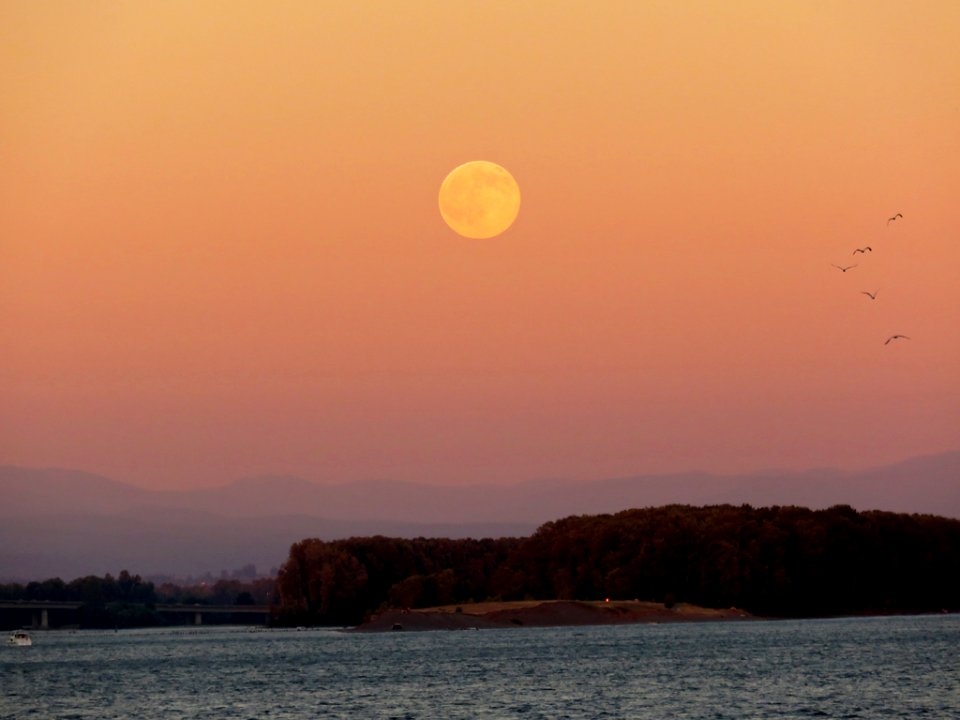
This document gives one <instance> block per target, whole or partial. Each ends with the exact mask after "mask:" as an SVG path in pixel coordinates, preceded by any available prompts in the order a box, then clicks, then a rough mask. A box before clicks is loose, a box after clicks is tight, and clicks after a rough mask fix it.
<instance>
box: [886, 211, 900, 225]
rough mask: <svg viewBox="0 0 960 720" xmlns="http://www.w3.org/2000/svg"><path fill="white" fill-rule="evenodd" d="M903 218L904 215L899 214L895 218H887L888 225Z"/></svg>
mask: <svg viewBox="0 0 960 720" xmlns="http://www.w3.org/2000/svg"><path fill="white" fill-rule="evenodd" d="M902 217H903V213H897V214H896V215H894V216H893V217H891V218H887V225H889V224H890V223H892V222H893V221H894V220H896V219H897V218H902Z"/></svg>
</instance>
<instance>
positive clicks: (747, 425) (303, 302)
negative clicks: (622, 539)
mask: <svg viewBox="0 0 960 720" xmlns="http://www.w3.org/2000/svg"><path fill="white" fill-rule="evenodd" d="M958 37H960V5H958V4H957V3H955V2H946V1H945V0H944V1H942V2H929V3H924V4H922V6H920V7H917V6H915V5H913V4H909V3H904V2H870V3H867V2H850V3H842V4H811V3H808V2H783V3H769V2H761V1H760V0H745V1H744V2H737V3H673V2H649V3H647V2H644V3H637V2H627V1H626V0H622V1H621V0H611V1H610V2H605V3H601V4H599V5H596V6H587V5H581V4H572V3H563V2H561V3H541V2H528V3H525V2H512V1H511V2H506V1H505V0H503V1H493V2H488V3H482V4H468V3H449V2H435V1H433V0H416V1H414V2H411V3H408V4H407V5H405V7H404V11H403V12H396V11H394V9H393V8H390V7H387V6H385V5H383V4H382V3H376V2H373V1H372V0H361V1H360V2H351V3H310V2H291V3H284V4H280V5H272V4H264V3H261V2H243V1H240V2H235V3H229V4H228V5H222V4H216V3H193V2H185V1H172V2H164V3H161V4H143V3H127V4H119V5H118V4H111V3H79V4H61V3H44V2H27V1H20V0H13V1H12V2H5V3H3V4H2V6H0V90H2V91H3V97H4V107H5V109H4V112H3V113H2V116H0V137H3V157H4V159H3V163H2V164H0V326H2V327H3V339H2V340H0V463H3V464H9V465H17V466H22V467H63V468H72V469H79V470H84V471H87V472H92V473H97V474H100V475H104V476H106V477H110V478H115V479H120V480H122V481H124V482H128V483H132V484H135V485H138V486H141V487H146V488H152V489H190V488H197V487H213V486H218V485H223V484H225V483H228V482H231V481H234V480H236V479H239V478H244V477H252V476H260V475H265V474H271V475H294V476H299V477H305V478H309V479H311V480H314V481H317V482H324V483H334V482H335V483H343V482H351V481H357V480H364V479H390V480H398V481H407V482H419V483H427V484H437V485H467V484H478V483H489V484H510V483H517V482H522V481H525V480H530V479H537V478H565V479H570V480H574V481H586V480H589V479H598V478H609V477H625V476H631V475H636V474H653V473H674V472H688V471H692V470H700V471H703V472H709V473H720V474H729V473H747V472H755V471H760V470H764V469H770V468H782V469H785V470H791V471H797V470H804V469H808V468H816V467H837V468H843V469H850V470H858V469H864V468H868V467H874V466H880V465H884V464H888V463H892V462H897V461H899V460H902V459H904V458H908V457H913V456H918V455H925V454H935V453H940V452H944V451H951V450H955V449H956V447H957V438H958V437H960V412H958V407H960V373H958V372H957V369H958V368H960V311H958V308H960V275H958V269H957V268H958V267H960V243H958V242H957V239H958V237H960V205H958V203H957V202H956V198H957V193H958V190H960V163H958V162H957V159H958V157H960V134H958V132H957V128H958V127H960V108H958V105H957V90H958V78H960V53H957V52H956V40H957V38H958ZM470 160H489V161H491V162H494V163H497V164H499V165H502V166H503V167H504V168H506V169H507V170H508V171H509V172H510V173H511V174H512V176H513V177H514V178H515V180H516V183H517V184H518V186H519V190H520V193H521V195H522V202H521V204H520V209H519V214H518V215H517V218H516V221H515V222H514V223H513V225H512V226H511V227H509V229H507V230H506V231H505V232H503V234H501V235H498V236H496V237H492V238H488V239H482V240H477V239H468V238H466V237H462V236H460V235H457V234H456V233H454V232H453V231H452V230H451V229H450V227H448V226H447V225H446V224H445V223H444V220H443V219H442V217H441V214H440V212H439V209H438V191H439V189H440V185H441V182H442V181H443V180H444V178H445V177H446V175H447V173H449V172H450V171H451V170H452V169H453V168H454V167H457V166H459V165H461V164H463V163H465V162H467V161H470ZM897 214H899V215H900V216H899V217H897ZM891 217H896V220H894V221H889V220H888V218H891ZM865 247H869V248H870V250H869V251H866V250H865V251H864V252H862V253H856V250H857V249H858V248H865ZM854 264H855V265H856V267H854V268H853V269H852V270H850V271H848V272H847V271H845V272H840V271H839V270H838V269H836V268H835V267H831V266H832V265H838V266H847V265H854ZM867 292H869V293H876V298H875V299H871V298H870V297H868V296H867V295H866V294H865V293H867ZM895 334H902V335H906V336H908V338H909V339H900V340H897V341H895V342H890V343H888V344H885V341H886V339H887V338H889V337H891V336H893V335H895Z"/></svg>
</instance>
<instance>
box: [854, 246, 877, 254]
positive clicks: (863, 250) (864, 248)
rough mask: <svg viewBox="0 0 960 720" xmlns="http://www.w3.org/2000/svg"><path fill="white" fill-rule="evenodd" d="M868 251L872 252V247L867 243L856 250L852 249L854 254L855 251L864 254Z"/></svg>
mask: <svg viewBox="0 0 960 720" xmlns="http://www.w3.org/2000/svg"><path fill="white" fill-rule="evenodd" d="M868 252H873V248H872V247H870V246H869V245H864V246H863V247H862V248H857V249H856V250H854V251H853V254H854V255H856V254H857V253H864V254H866V253H868Z"/></svg>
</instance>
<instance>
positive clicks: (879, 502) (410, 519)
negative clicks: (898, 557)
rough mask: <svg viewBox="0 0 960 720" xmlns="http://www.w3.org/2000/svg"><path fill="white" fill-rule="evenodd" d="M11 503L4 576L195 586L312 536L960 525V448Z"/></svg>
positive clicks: (37, 487)
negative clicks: (819, 462) (676, 509)
mask: <svg viewBox="0 0 960 720" xmlns="http://www.w3.org/2000/svg"><path fill="white" fill-rule="evenodd" d="M0 499H2V503H0V518H2V520H3V521H2V523H0V579H17V580H31V579H43V578H47V577H53V576H60V577H62V578H64V579H71V578H74V577H78V576H80V575H85V574H100V575H102V574H104V573H107V572H111V573H117V572H118V571H119V570H120V569H123V568H127V569H130V570H131V571H133V572H138V573H141V574H145V575H146V574H172V575H177V576H185V575H189V574H194V575H197V574H203V573H206V572H212V573H214V574H216V573H219V572H220V571H221V570H230V569H234V568H238V567H241V566H243V565H246V564H248V563H254V564H256V565H257V566H258V568H259V569H260V570H261V571H262V572H267V571H269V570H270V569H271V568H274V567H277V566H279V565H280V564H281V563H282V562H283V560H284V558H285V557H286V554H287V551H288V549H289V547H290V545H291V544H292V543H293V542H295V541H298V540H301V539H303V538H306V537H318V538H321V539H328V540H329V539H336V538H342V537H349V536H353V535H372V534H383V535H389V536H396V537H416V536H435V537H452V538H462V537H500V536H519V535H528V534H530V533H532V532H533V531H534V530H535V529H536V528H537V527H538V526H539V525H541V524H542V523H544V522H547V521H550V520H555V519H558V518H561V517H566V516H568V515H580V514H596V513H605V512H617V511H620V510H624V509H627V508H635V507H648V506H656V505H664V504H671V503H681V504H690V505H712V504H724V503H729V504H734V505H740V504H744V503H747V504H751V505H754V506H765V505H802V506H805V507H810V508H814V509H817V508H825V507H829V506H831V505H837V504H847V505H851V506H852V507H854V508H856V509H857V510H889V511H895V512H909V513H930V514H937V515H944V516H947V517H960V452H951V453H944V454H940V455H930V456H923V457H916V458H911V459H908V460H905V461H903V462H900V463H896V464H893V465H887V466H882V467H877V468H871V469H868V470H863V471H857V472H847V471H842V470H835V469H820V470H808V471H805V472H799V473H793V472H776V471H771V472H764V473H754V474H749V475H711V474H707V473H699V472H692V473H678V474H671V475H647V476H637V477H627V478H615V479H607V480H598V481H593V482H569V481H562V480H539V481H529V482H525V483H521V484H517V485H509V486H497V485H472V486H461V487H451V486H442V487H441V486H433V485H421V484H413V483H402V482H391V481H388V480H381V481H367V482H356V483H348V484H340V485H321V484H317V483H313V482H310V481H308V480H304V479H301V478H296V477H257V478H246V479H242V480H238V481H237V482H234V483H231V484H229V485H226V486H223V487H218V488H207V489H200V490H190V491H167V492H160V491H153V490H146V489H143V488H139V487H135V486H132V485H128V484H125V483H122V482H118V481H115V480H111V479H108V478H105V477H102V476H98V475H92V474H89V473H84V472H80V471H74V470H61V469H29V468H18V467H12V466H2V467H0Z"/></svg>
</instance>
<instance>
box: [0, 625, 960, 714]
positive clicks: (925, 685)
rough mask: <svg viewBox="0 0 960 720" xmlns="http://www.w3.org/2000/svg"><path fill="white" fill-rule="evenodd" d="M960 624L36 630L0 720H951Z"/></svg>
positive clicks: (958, 689)
mask: <svg viewBox="0 0 960 720" xmlns="http://www.w3.org/2000/svg"><path fill="white" fill-rule="evenodd" d="M958 647H960V617H958V616H937V617H896V618H857V619H842V620H806V621H779V622H748V623H695V624H683V625H630V626H613V627H611V626H603V627H589V628H584V627H577V628H518V629H512V630H490V631H481V632H424V633H384V634H352V633H343V632H337V631H331V630H309V631H306V632H296V631H290V630H259V631H254V630H250V629H249V628H190V629H185V628H174V629H151V630H126V631H120V632H112V631H111V632H100V631H81V632H49V633H34V645H33V647H31V648H15V647H4V648H3V649H2V651H0V718H18V719H20V718H31V717H33V718H50V717H56V718H132V717H137V718H171V717H178V718H307V717H310V718H314V717H316V718H658V719H660V718H730V719H731V720H733V719H736V720H745V719H747V718H805V717H831V718H877V717H881V716H882V717H890V718H911V719H912V718H920V717H923V718H944V719H946V718H950V719H951V720H956V718H960V661H958V658H957V648H958Z"/></svg>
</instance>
